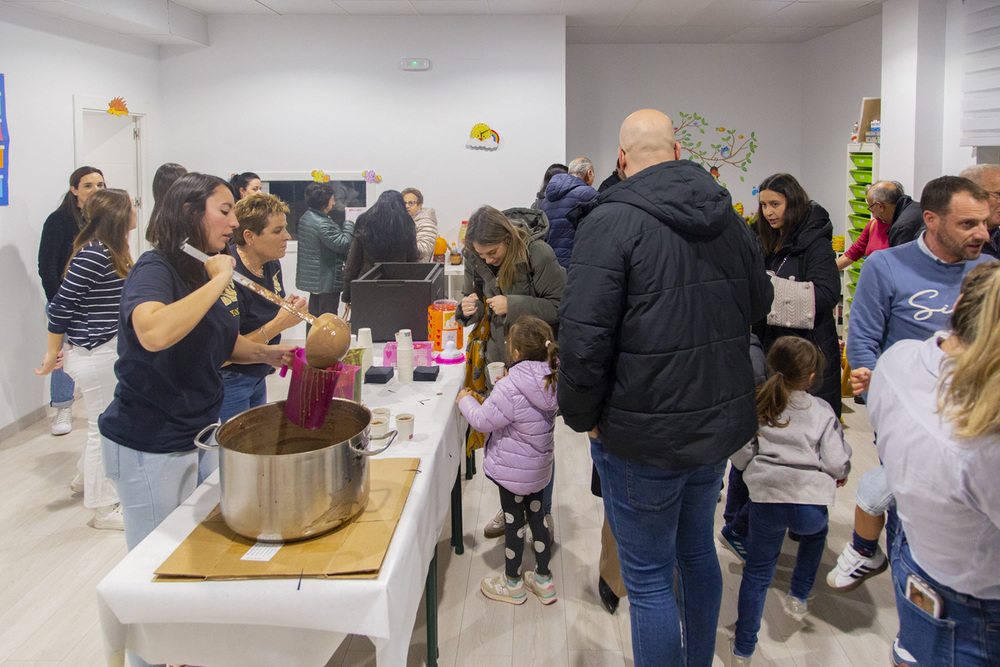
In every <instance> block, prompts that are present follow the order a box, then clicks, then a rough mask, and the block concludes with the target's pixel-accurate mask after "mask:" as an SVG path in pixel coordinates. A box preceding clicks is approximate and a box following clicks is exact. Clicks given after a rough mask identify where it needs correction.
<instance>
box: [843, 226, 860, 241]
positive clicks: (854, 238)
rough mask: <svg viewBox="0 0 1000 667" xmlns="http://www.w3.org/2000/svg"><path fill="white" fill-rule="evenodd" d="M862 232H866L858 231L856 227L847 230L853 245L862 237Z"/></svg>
mask: <svg viewBox="0 0 1000 667" xmlns="http://www.w3.org/2000/svg"><path fill="white" fill-rule="evenodd" d="M862 231H864V230H862V229H858V228H856V227H852V228H851V229H848V230H847V233H848V234H850V235H851V243H854V242H855V241H857V240H858V237H859V236H861V232H862Z"/></svg>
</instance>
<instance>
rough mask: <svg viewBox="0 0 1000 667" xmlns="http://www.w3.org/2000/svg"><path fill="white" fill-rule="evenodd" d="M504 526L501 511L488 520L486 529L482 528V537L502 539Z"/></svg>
mask: <svg viewBox="0 0 1000 667" xmlns="http://www.w3.org/2000/svg"><path fill="white" fill-rule="evenodd" d="M505 526H506V523H505V521H504V516H503V510H500V511H499V512H497V515H496V516H495V517H493V518H492V519H490V520H489V522H488V523H487V524H486V527H485V528H483V535H485V536H486V537H489V538H494V537H502V536H503V534H504V529H505Z"/></svg>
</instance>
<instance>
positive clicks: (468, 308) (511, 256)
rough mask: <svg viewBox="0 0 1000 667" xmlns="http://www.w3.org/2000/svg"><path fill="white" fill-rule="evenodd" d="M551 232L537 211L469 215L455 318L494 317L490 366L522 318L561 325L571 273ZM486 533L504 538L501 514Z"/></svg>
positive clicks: (486, 210) (484, 209)
mask: <svg viewBox="0 0 1000 667" xmlns="http://www.w3.org/2000/svg"><path fill="white" fill-rule="evenodd" d="M548 231H549V221H548V218H546V217H545V214H544V213H542V212H541V211H537V210H534V209H526V208H512V209H507V210H506V211H502V212H501V211H498V210H497V209H495V208H493V207H492V206H481V207H480V208H479V209H477V210H476V211H475V213H473V214H472V215H471V216H470V217H469V226H468V227H467V229H466V232H465V250H464V251H463V253H462V254H463V256H464V258H465V284H464V286H463V287H462V294H463V298H462V303H461V305H460V306H459V312H458V313H457V314H456V318H455V319H456V320H458V322H459V323H460V324H461V325H462V326H468V325H469V324H479V323H480V322H481V321H482V320H483V318H484V317H488V318H489V325H490V326H489V338H488V339H487V340H486V354H485V359H484V362H485V365H488V364H490V363H492V362H495V361H506V358H507V357H506V352H505V348H504V346H505V344H506V341H507V331H508V329H509V328H510V326H511V325H512V324H513V323H514V322H516V321H517V319H518V318H519V317H521V316H522V315H533V316H535V317H537V318H539V319H541V320H544V321H545V322H547V323H548V324H549V325H550V326H551V327H552V328H553V329H555V328H556V327H558V325H559V315H558V310H559V302H560V301H561V300H562V296H563V292H564V291H565V289H566V270H565V269H563V268H562V267H561V266H559V262H558V261H557V260H556V254H555V252H553V250H552V248H551V247H549V245H548V244H547V243H546V242H545V236H546V235H547V234H548ZM477 330H478V327H477ZM470 344H471V343H470ZM488 388H491V386H490V387H488ZM543 508H544V510H545V515H546V517H548V515H549V514H550V513H551V509H552V484H551V482H550V484H549V486H548V487H547V488H546V489H545V496H544V499H543ZM549 527H550V528H551V524H550V525H549ZM484 533H485V535H486V536H487V537H500V536H501V535H503V534H504V523H503V513H502V511H501V513H499V514H498V515H497V516H496V517H494V518H493V520H491V521H490V522H489V523H488V524H487V525H486V528H485V530H484Z"/></svg>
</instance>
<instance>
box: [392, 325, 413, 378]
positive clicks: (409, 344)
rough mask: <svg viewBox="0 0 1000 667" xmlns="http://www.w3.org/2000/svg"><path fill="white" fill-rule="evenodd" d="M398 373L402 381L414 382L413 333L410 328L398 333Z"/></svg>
mask: <svg viewBox="0 0 1000 667" xmlns="http://www.w3.org/2000/svg"><path fill="white" fill-rule="evenodd" d="M396 375H397V377H398V378H399V381H400V382H413V334H412V333H411V332H410V330H409V329H400V330H399V332H398V333H397V334H396Z"/></svg>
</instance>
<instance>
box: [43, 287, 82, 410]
mask: <svg viewBox="0 0 1000 667" xmlns="http://www.w3.org/2000/svg"><path fill="white" fill-rule="evenodd" d="M48 312H49V304H45V313H46V315H47V314H48ZM75 391H76V384H75V383H74V382H73V378H71V377H70V376H69V374H68V373H67V372H66V371H65V370H63V369H62V368H57V369H55V370H54V371H52V375H51V379H50V380H49V407H52V408H68V407H72V405H73V392H75Z"/></svg>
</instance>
